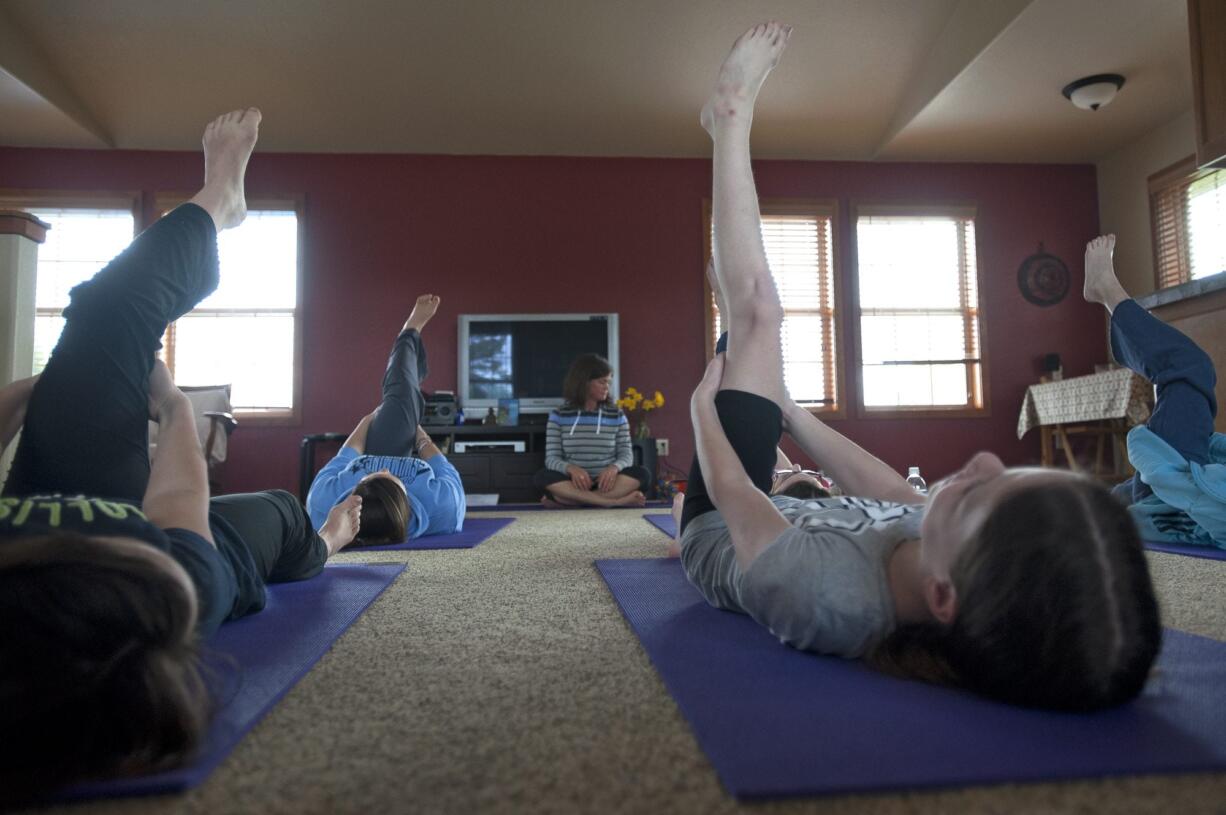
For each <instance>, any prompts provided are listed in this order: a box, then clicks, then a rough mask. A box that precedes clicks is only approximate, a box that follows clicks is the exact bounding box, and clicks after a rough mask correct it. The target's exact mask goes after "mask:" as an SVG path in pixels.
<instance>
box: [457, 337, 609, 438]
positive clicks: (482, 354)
mask: <svg viewBox="0 0 1226 815" xmlns="http://www.w3.org/2000/svg"><path fill="white" fill-rule="evenodd" d="M459 330H460V337H459V343H458V345H457V346H456V348H457V351H458V353H457V354H456V356H457V357H459V371H458V372H457V375H456V382H457V383H458V384H459V388H458V389H459V394H458V395H459V400H460V407H461V408H462V409H463V410H464V413H465V414H466V418H469V419H472V418H480V417H481V416H484V415H485V414H486V412H487V408H491V407H492V408H494V410H495V411H497V410H498V400H499V399H518V400H519V411H520V413H548V412H549V411H551V410H553V409H554V408H555V407H558V406H559V405H561V404H562V380H563V379H565V378H566V372H567V370H568V369H569V368H570V364H571V363H572V362H574V360H575V358H576V357H578V356H579V355H580V354H586V353H593V354H600V355H601V356H602V357H604V358H605V359H607V360H609V362H610V363H611V364H612V365H613V393H614V394H617V393H620V392H621V391H620V390H619V389H618V386H617V374H618V360H617V357H618V348H617V346H618V343H617V315H616V314H461V315H460V319H459Z"/></svg>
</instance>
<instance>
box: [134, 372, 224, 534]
mask: <svg viewBox="0 0 1226 815" xmlns="http://www.w3.org/2000/svg"><path fill="white" fill-rule="evenodd" d="M175 394H177V395H175ZM157 421H158V424H159V428H158V445H157V450H156V451H155V452H154V456H153V464H152V467H151V469H150V471H149V486H148V487H146V488H145V497H144V500H143V501H142V508H143V509H144V512H145V515H146V516H147V517H148V518H149V521H150V522H151V523H153V524H154V525H155V526H157V527H159V528H161V529H171V528H176V529H188V530H190V531H192V532H195V533H196V534H197V535H200V536H201V537H202V538H204V539H205V540H207V541H208V542H209V543H213V534H212V532H210V531H209V477H208V467H207V465H206V464H205V461H204V453H203V452H202V451H201V449H200V439H199V437H198V436H197V435H196V417H195V413H194V409H193V408H192V403H191V402H190V401H189V400H188V398H187V397H186V396H184V395H183V394H182V393H181V392H180V391H178V389H175V391H174V394H172V395H170V396H168V397H167V398H166V399H165V400H164V401H162V402H161V404H160V406H159V411H158V415H157ZM214 545H216V544H214Z"/></svg>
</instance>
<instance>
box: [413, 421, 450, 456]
mask: <svg viewBox="0 0 1226 815" xmlns="http://www.w3.org/2000/svg"><path fill="white" fill-rule="evenodd" d="M413 448H414V449H415V450H417V455H418V456H419V457H421V458H422V459H431V458H434V457H435V456H441V455H442V454H443V451H442V450H440V449H438V445H437V444H435V443H434V439H432V438H430V434H429V433H427V432H426V431H424V430H422V429H421V425H418V426H417V438H416V439H415V440H414V442H413Z"/></svg>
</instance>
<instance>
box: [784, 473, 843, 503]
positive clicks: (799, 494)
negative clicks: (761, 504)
mask: <svg viewBox="0 0 1226 815" xmlns="http://www.w3.org/2000/svg"><path fill="white" fill-rule="evenodd" d="M775 495H786V496H788V497H790V498H800V499H802V500H806V501H807V500H809V499H811V498H829V497H830V493H829V492H828V491H827V490H824V489H822V488H821V487H819V486H818V485H817V484H815V483H813V482H812V481H810V480H808V479H807V478H796V479H793V480H792V483H791V484H788V485H787V486H786V487H784V488H783V489H781V490H779V492H777V493H775Z"/></svg>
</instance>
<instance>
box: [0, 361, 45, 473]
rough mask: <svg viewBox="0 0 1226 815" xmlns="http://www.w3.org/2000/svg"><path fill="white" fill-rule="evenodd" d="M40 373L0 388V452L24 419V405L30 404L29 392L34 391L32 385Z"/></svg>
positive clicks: (15, 433) (23, 422)
mask: <svg viewBox="0 0 1226 815" xmlns="http://www.w3.org/2000/svg"><path fill="white" fill-rule="evenodd" d="M40 376H42V374H36V375H35V376H31V377H27V378H26V379H18V380H17V381H16V382H10V383H9V384H7V385H5V386H4V387H3V388H0V453H3V452H4V450H5V448H6V447H8V446H9V444H10V443H11V442H12V441H13V437H15V436H16V435H17V431H18V430H21V426H22V425H23V424H25V421H26V407H27V406H28V405H29V404H30V394H32V393H34V385H35V384H36V383H37V382H38V377H40Z"/></svg>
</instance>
